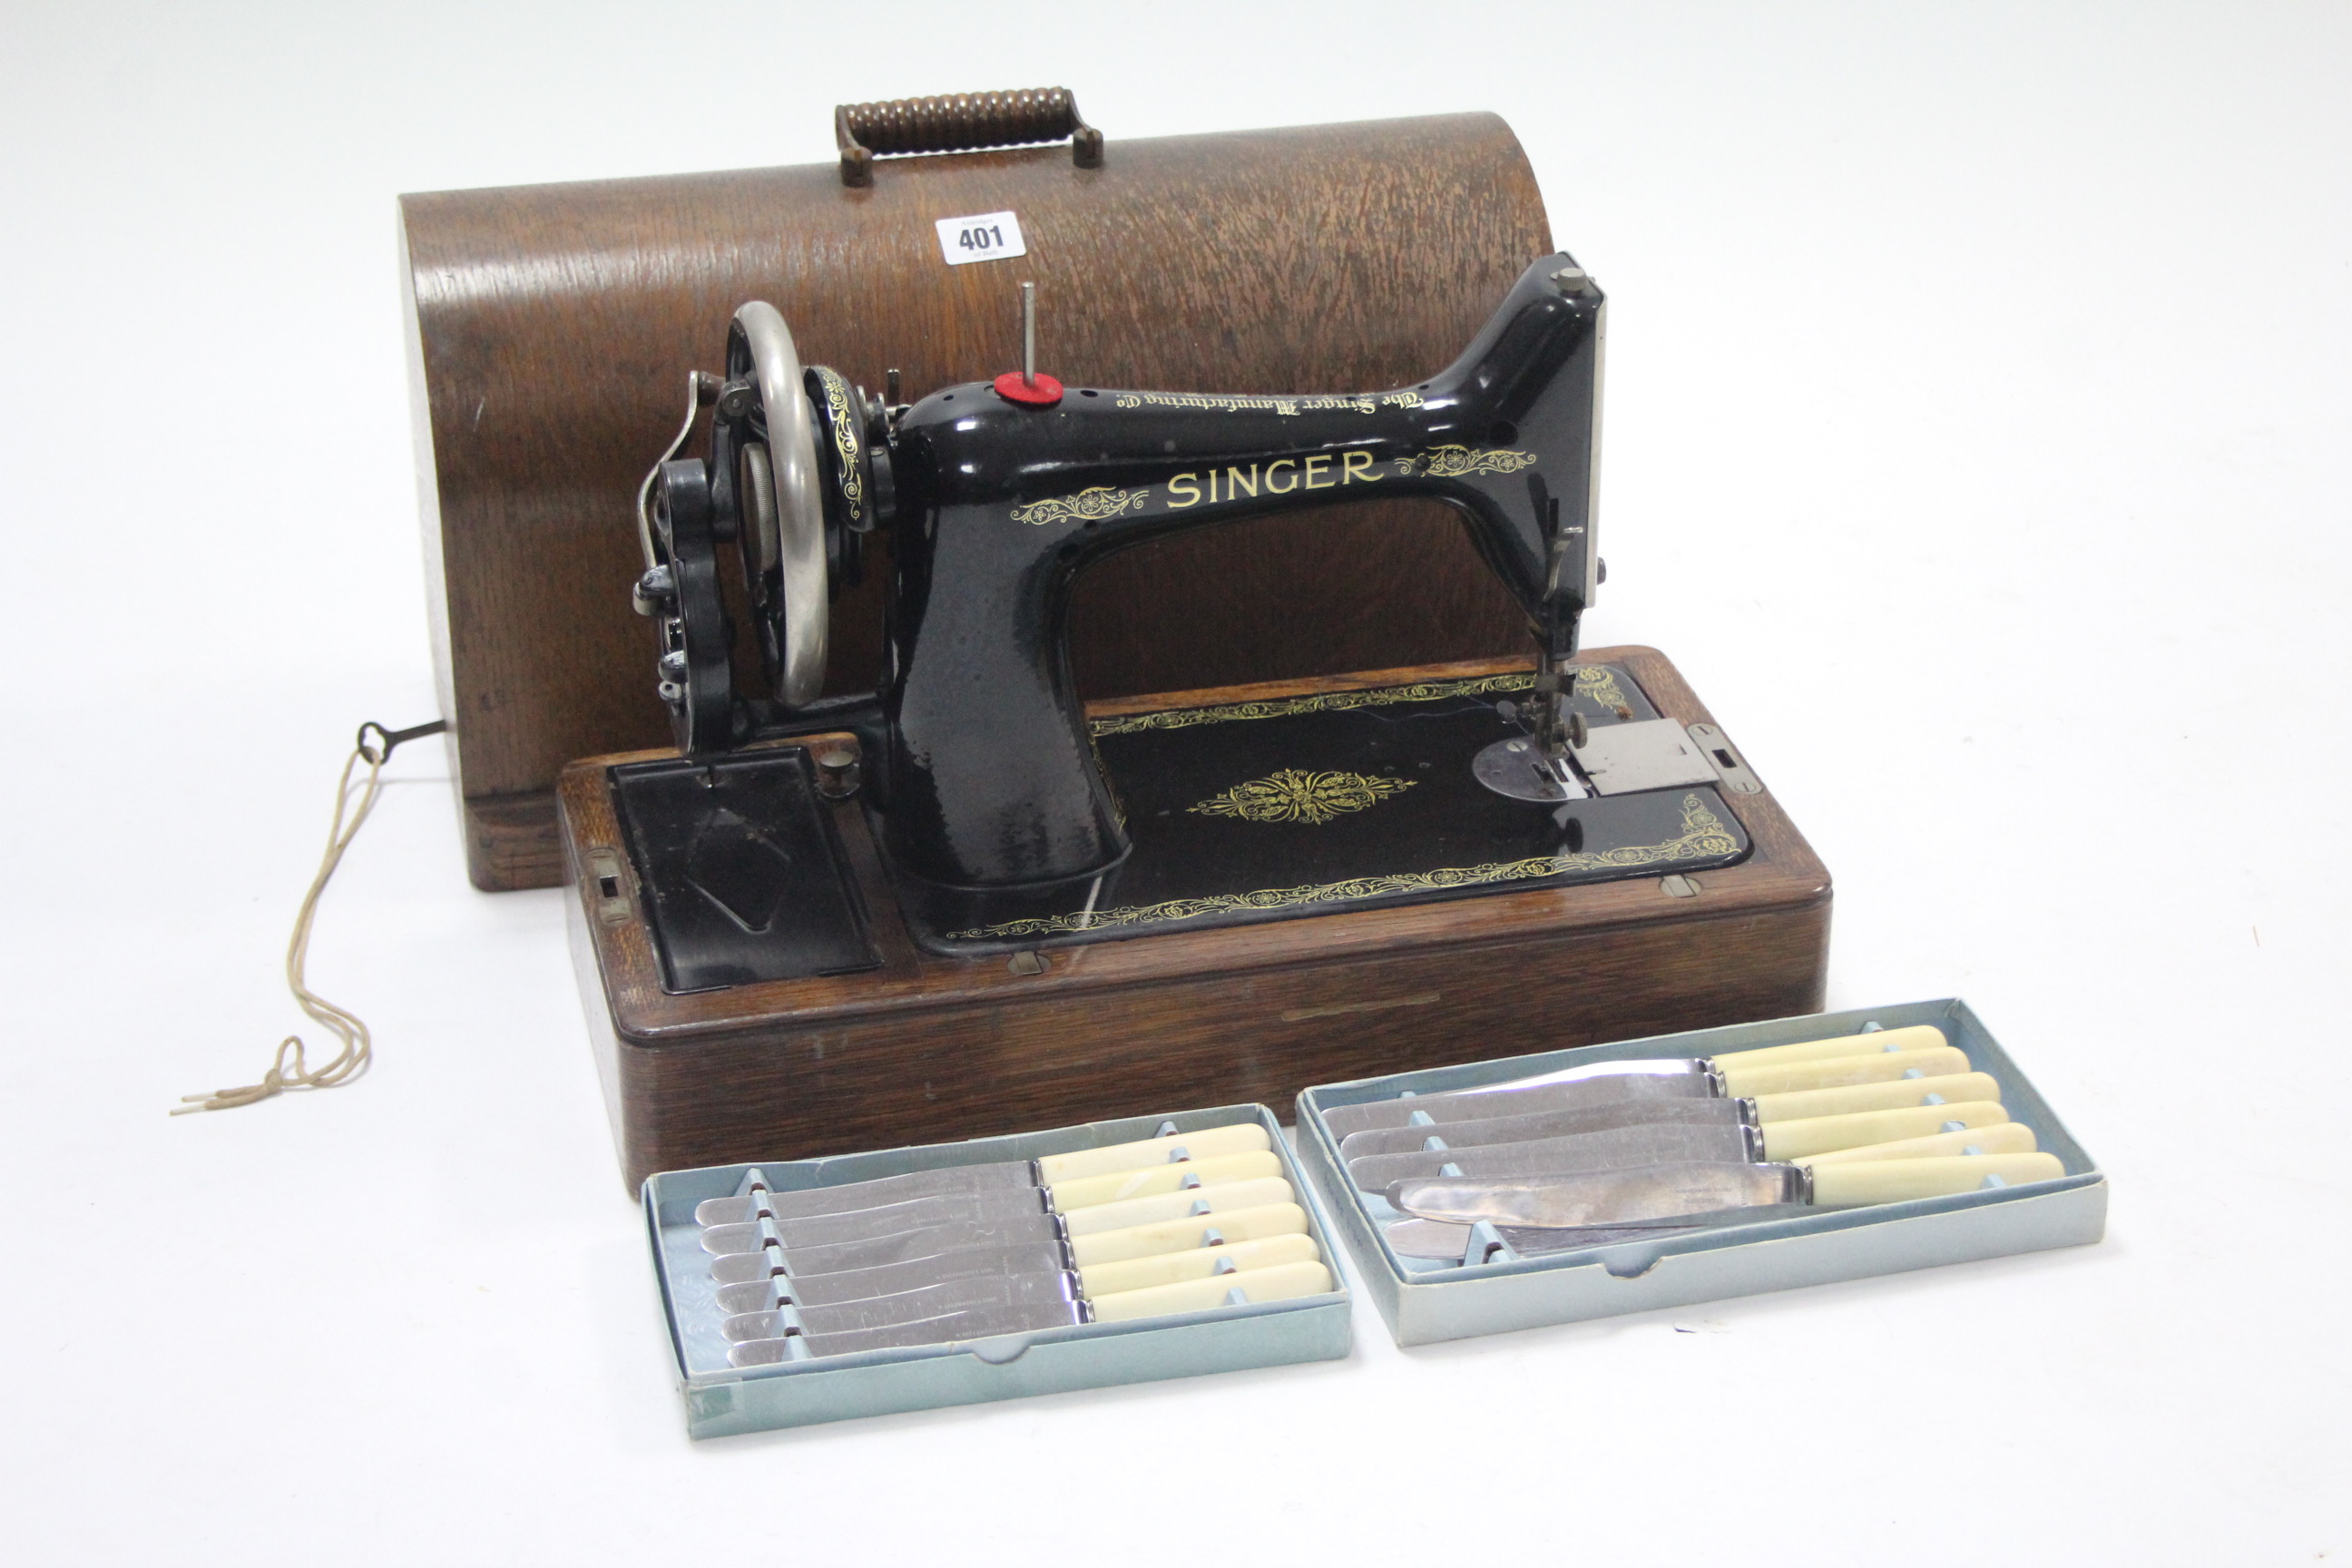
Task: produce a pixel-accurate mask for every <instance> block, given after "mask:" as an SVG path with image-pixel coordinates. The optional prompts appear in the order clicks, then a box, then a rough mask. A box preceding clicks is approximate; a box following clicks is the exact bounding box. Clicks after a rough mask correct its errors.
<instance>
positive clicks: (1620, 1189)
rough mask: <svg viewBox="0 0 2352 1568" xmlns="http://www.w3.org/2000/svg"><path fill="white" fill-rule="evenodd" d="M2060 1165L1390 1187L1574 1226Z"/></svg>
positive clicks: (1738, 1170)
mask: <svg viewBox="0 0 2352 1568" xmlns="http://www.w3.org/2000/svg"><path fill="white" fill-rule="evenodd" d="M2063 1174H2065V1166H2064V1165H2063V1164H2062V1163H2060V1162H2059V1160H2058V1158H2057V1156H2056V1155H2054V1154H2046V1153H2024V1154H1975V1155H1957V1156H1951V1157H1947V1158H1940V1159H1937V1158H1929V1159H1918V1160H1867V1161H1855V1162H1853V1163H1848V1164H1821V1165H1814V1166H1811V1167H1808V1166H1804V1165H1787V1164H1760V1165H1749V1164H1734V1163H1711V1164H1700V1163H1692V1164H1680V1165H1647V1166H1641V1167H1638V1168H1635V1169H1633V1170H1624V1171H1594V1172H1589V1173H1584V1174H1581V1175H1575V1176H1559V1177H1542V1176H1531V1177H1517V1178H1512V1177H1496V1178H1487V1179H1478V1178H1471V1177H1459V1176H1439V1177H1435V1178H1429V1179H1416V1180H1412V1181H1403V1182H1398V1183H1396V1184H1393V1185H1391V1187H1390V1188H1389V1190H1388V1194H1387V1195H1388V1201H1389V1205H1390V1206H1391V1207H1392V1208H1394V1209H1396V1210H1397V1211H1398V1212H1399V1213H1401V1214H1406V1215H1412V1216H1413V1217H1415V1218H1417V1219H1435V1220H1446V1221H1450V1222H1452V1223H1454V1224H1457V1225H1470V1224H1475V1223H1476V1222H1478V1221H1480V1220H1485V1221H1487V1222H1489V1223H1490V1224H1494V1225H1498V1226H1502V1225H1507V1226H1527V1227H1531V1228H1537V1229H1572V1228H1577V1227H1580V1226H1608V1225H1629V1224H1633V1223H1635V1222H1639V1221H1643V1220H1661V1219H1675V1218H1679V1217H1682V1216H1685V1215H1696V1214H1714V1213H1717V1212H1720V1211H1723V1210H1727V1209H1740V1208H1756V1207H1766V1206H1772V1205H1784V1204H1790V1205H1811V1206H1813V1207H1816V1208H1859V1207H1864V1206H1865V1205H1874V1204H1891V1203H1902V1202H1905V1201H1906V1200H1909V1199H1913V1198H1927V1197H1946V1196H1949V1195H1952V1194H1958V1193H1968V1192H1974V1191H1976V1190H1977V1189H1978V1188H1979V1187H1983V1186H1986V1185H1988V1184H1990V1185H1993V1186H2003V1185H2018V1184H2023V1183H2027V1182H2046V1181H2052V1180H2054V1179H2056V1178H2057V1177H2059V1176H2062V1175H2063Z"/></svg>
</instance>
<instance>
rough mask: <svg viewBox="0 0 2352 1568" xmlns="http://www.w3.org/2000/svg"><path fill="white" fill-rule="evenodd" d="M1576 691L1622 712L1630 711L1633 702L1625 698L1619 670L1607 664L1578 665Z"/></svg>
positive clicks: (1606, 706) (1582, 695)
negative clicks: (1619, 678)
mask: <svg viewBox="0 0 2352 1568" xmlns="http://www.w3.org/2000/svg"><path fill="white" fill-rule="evenodd" d="M1576 691H1577V695H1578V696H1580V697H1590V698H1591V699H1592V700H1593V701H1595V702H1598V703H1599V704H1601V706H1602V707H1603V708H1613V709H1615V710H1618V711H1619V712H1620V713H1630V712H1631V711H1632V710H1633V704H1632V703H1630V702H1628V701H1626V700H1625V692H1624V689H1622V687H1620V686H1619V685H1618V684H1617V672H1616V671H1615V670H1613V669H1612V668H1609V667H1608V666H1607V665H1605V664H1586V665H1580V666H1578V667H1577V671H1576Z"/></svg>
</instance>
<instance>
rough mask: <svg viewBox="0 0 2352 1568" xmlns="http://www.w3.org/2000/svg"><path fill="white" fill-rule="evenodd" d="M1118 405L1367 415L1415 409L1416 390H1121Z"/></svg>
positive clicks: (1418, 397)
mask: <svg viewBox="0 0 2352 1568" xmlns="http://www.w3.org/2000/svg"><path fill="white" fill-rule="evenodd" d="M1111 401H1112V403H1113V404H1115V405H1117V406H1118V407H1120V408H1213V409H1215V410H1216V411H1217V412H1218V413H1220V414H1280V415H1284V416H1292V415H1296V414H1298V413H1299V412H1301V411H1302V410H1303V411H1305V412H1307V413H1309V414H1312V413H1315V412H1317V411H1318V410H1321V409H1326V408H1338V409H1345V410H1347V411H1348V412H1349V413H1352V414H1370V413H1371V412H1372V411H1373V410H1375V409H1379V408H1418V407H1420V406H1421V394H1420V393H1418V392H1384V393H1381V394H1380V395H1378V396H1374V395H1372V394H1370V393H1368V392H1357V393H1343V394H1339V395H1329V394H1318V395H1314V396H1311V397H1307V396H1301V397H1253V396H1249V395H1246V394H1240V393H1233V394H1227V393H1208V392H1122V393H1120V394H1119V395H1118V396H1117V397H1115V398H1113V399H1111Z"/></svg>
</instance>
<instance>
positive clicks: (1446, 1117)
mask: <svg viewBox="0 0 2352 1568" xmlns="http://www.w3.org/2000/svg"><path fill="white" fill-rule="evenodd" d="M1569 1072H1570V1074H1572V1075H1573V1076H1549V1075H1548V1076H1547V1078H1546V1079H1545V1080H1544V1081H1542V1082H1539V1083H1527V1084H1491V1085H1488V1086H1487V1087H1486V1088H1484V1089H1455V1090H1454V1091H1452V1092H1450V1093H1446V1094H1417V1095H1414V1096H1412V1098H1410V1099H1407V1100H1366V1101H1365V1102H1364V1103H1363V1104H1361V1105H1335V1106H1333V1107H1332V1108H1331V1109H1330V1110H1327V1111H1325V1112H1324V1113H1323V1124H1324V1125H1325V1126H1326V1127H1328V1128H1329V1129H1330V1130H1331V1131H1332V1132H1333V1133H1334V1134H1335V1135H1336V1136H1338V1137H1340V1138H1346V1137H1347V1136H1349V1134H1350V1133H1355V1132H1361V1131H1366V1130H1367V1129H1370V1128H1374V1127H1402V1126H1405V1125H1406V1124H1408V1123H1409V1122H1411V1121H1412V1116H1413V1112H1415V1111H1422V1112H1424V1113H1425V1114H1427V1115H1428V1117H1429V1118H1430V1120H1432V1121H1483V1120H1485V1119H1486V1118H1489V1117H1494V1116H1498V1115H1503V1114H1512V1115H1518V1114H1524V1113H1526V1112H1529V1111H1538V1110H1579V1109H1580V1108H1583V1107H1586V1106H1595V1105H1615V1104H1619V1103H1621V1102H1622V1101H1624V1100H1704V1099H1707V1098H1710V1097H1714V1096H1716V1095H1717V1082H1716V1076H1715V1072H1714V1069H1713V1068H1710V1067H1709V1066H1708V1065H1707V1064H1706V1062H1703V1061H1700V1060H1698V1059H1696V1058H1687V1057H1675V1058H1665V1059H1663V1060H1654V1061H1653V1060H1644V1061H1626V1062H1595V1063H1593V1064H1592V1065H1591V1066H1589V1067H1582V1068H1570V1069H1569ZM1506 1108H1507V1110H1506Z"/></svg>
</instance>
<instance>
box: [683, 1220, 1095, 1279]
mask: <svg viewBox="0 0 2352 1568" xmlns="http://www.w3.org/2000/svg"><path fill="white" fill-rule="evenodd" d="M1063 1239H1064V1237H1063V1235H1062V1222H1061V1221H1060V1220H1058V1219H1056V1218H1055V1216H1054V1215H1049V1214H1031V1215H1013V1216H1011V1217H1009V1218H1004V1219H995V1220H977V1219H967V1220H957V1221H954V1222H952V1223H950V1224H948V1225H937V1226H929V1227H927V1228H925V1229H922V1230H908V1231H901V1232H899V1233H898V1235H896V1236H876V1237H861V1238H859V1239H857V1240H855V1241H840V1242H834V1243H831V1244H828V1245H824V1246H818V1247H787V1248H785V1249H784V1252H783V1258H782V1262H783V1266H784V1268H785V1270H786V1272H788V1273H790V1274H792V1275H793V1276H794V1277H795V1278H797V1277H799V1276H800V1275H803V1274H840V1273H844V1272H846V1271H847V1270H850V1269H853V1268H879V1267H880V1266H881V1265H883V1264H886V1263H906V1262H909V1261H911V1260H913V1259H915V1258H936V1257H938V1256H940V1254H942V1253H948V1252H956V1251H961V1250H962V1249H963V1248H965V1247H1013V1246H1018V1245H1021V1244H1024V1243H1026V1244H1030V1245H1034V1244H1037V1243H1040V1242H1060V1241H1061V1240H1063ZM714 1272H716V1270H714Z"/></svg>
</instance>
